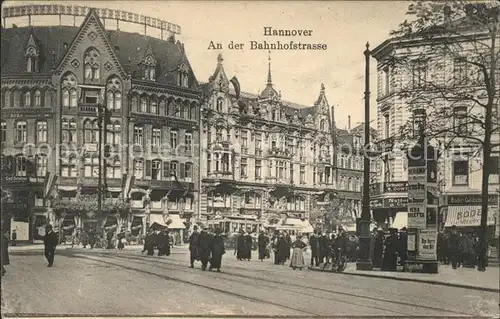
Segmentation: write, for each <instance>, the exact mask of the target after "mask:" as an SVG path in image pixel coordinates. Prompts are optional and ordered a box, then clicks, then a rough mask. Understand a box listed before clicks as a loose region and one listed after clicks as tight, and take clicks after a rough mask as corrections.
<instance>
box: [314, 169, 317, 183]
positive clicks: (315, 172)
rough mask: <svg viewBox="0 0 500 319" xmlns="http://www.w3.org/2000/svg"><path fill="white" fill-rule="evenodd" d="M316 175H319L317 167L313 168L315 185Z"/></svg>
mask: <svg viewBox="0 0 500 319" xmlns="http://www.w3.org/2000/svg"><path fill="white" fill-rule="evenodd" d="M316 174H317V170H316V167H314V168H313V184H316Z"/></svg>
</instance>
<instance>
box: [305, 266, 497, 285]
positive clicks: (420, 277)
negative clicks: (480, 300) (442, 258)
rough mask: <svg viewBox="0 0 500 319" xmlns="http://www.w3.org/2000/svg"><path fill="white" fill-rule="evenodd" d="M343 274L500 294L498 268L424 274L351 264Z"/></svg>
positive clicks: (441, 269) (446, 268)
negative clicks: (360, 268) (366, 267)
mask: <svg viewBox="0 0 500 319" xmlns="http://www.w3.org/2000/svg"><path fill="white" fill-rule="evenodd" d="M309 269H310V270H313V271H323V270H322V269H320V268H319V267H309ZM342 274H344V275H351V276H363V277H371V278H382V279H392V280H400V281H413V282H421V283H427V284H431V285H443V286H450V287H457V288H466V289H475V290H482V291H492V292H500V288H499V282H500V274H499V271H498V267H488V268H487V269H486V271H485V272H479V271H477V270H476V269H471V268H458V269H455V270H454V269H452V268H451V266H448V265H439V273H437V274H423V273H411V272H402V271H398V272H389V271H380V270H372V271H368V270H356V264H355V263H349V264H348V265H347V268H346V269H345V270H344V272H343V273H342Z"/></svg>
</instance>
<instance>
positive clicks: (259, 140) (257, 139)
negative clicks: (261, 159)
mask: <svg viewBox="0 0 500 319" xmlns="http://www.w3.org/2000/svg"><path fill="white" fill-rule="evenodd" d="M255 155H256V156H262V134H260V133H256V134H255Z"/></svg>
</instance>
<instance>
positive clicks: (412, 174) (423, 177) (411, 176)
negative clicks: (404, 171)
mask: <svg viewBox="0 0 500 319" xmlns="http://www.w3.org/2000/svg"><path fill="white" fill-rule="evenodd" d="M425 182H427V171H426V168H425V166H416V167H408V183H425Z"/></svg>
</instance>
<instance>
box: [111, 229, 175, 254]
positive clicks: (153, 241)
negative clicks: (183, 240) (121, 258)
mask: <svg viewBox="0 0 500 319" xmlns="http://www.w3.org/2000/svg"><path fill="white" fill-rule="evenodd" d="M120 248H121V247H119V249H120ZM155 250H157V251H158V256H170V236H169V234H168V230H167V229H162V230H149V232H148V233H147V234H146V237H145V238H144V248H143V250H142V253H144V252H146V253H147V255H148V256H153V255H154V253H155Z"/></svg>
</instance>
